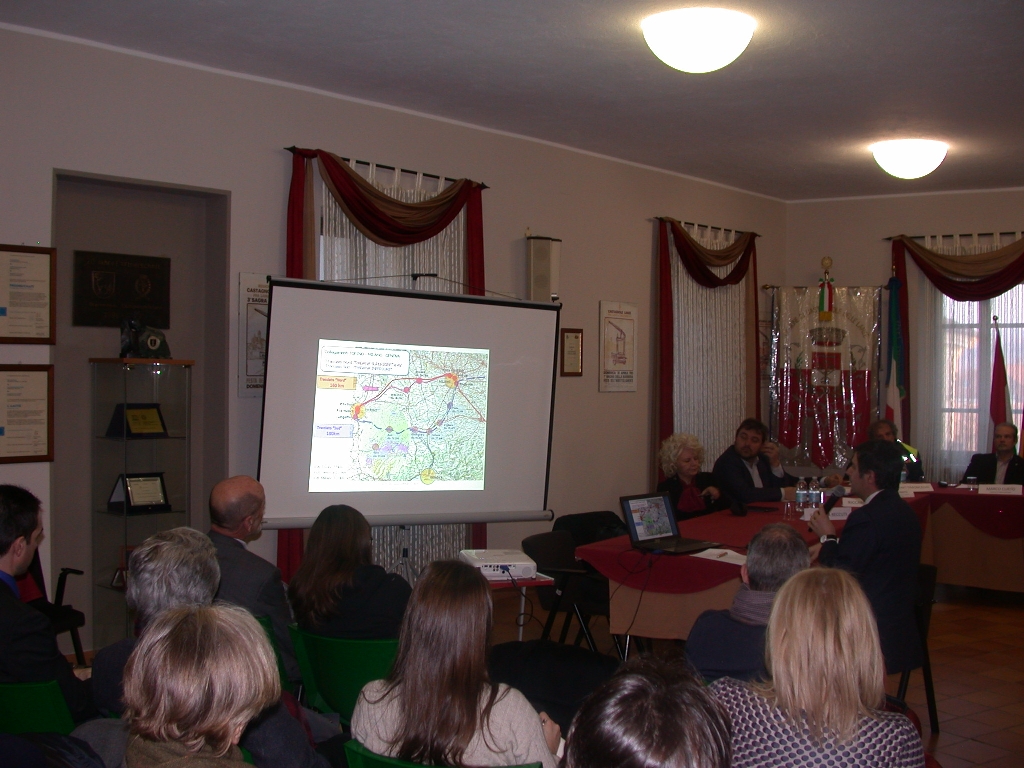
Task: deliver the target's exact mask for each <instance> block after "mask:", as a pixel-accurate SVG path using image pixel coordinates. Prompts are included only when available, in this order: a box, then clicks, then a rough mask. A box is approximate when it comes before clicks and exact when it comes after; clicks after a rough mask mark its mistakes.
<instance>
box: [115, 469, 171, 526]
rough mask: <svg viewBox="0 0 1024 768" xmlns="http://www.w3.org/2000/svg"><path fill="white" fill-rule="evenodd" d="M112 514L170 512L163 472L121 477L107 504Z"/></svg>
mask: <svg viewBox="0 0 1024 768" xmlns="http://www.w3.org/2000/svg"><path fill="white" fill-rule="evenodd" d="M107 510H108V511H110V512H125V513H127V514H129V515H145V514H148V513H151V512H170V511H171V505H170V504H168V503H167V487H166V486H165V485H164V473H163V472H140V473H137V474H128V475H119V476H118V478H117V482H116V483H114V489H113V490H112V491H111V492H110V499H109V501H108V502H107Z"/></svg>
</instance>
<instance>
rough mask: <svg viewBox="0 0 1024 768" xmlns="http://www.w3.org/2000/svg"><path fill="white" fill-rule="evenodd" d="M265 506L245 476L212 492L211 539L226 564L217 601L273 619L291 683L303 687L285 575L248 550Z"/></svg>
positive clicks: (257, 487)
mask: <svg viewBox="0 0 1024 768" xmlns="http://www.w3.org/2000/svg"><path fill="white" fill-rule="evenodd" d="M265 507H266V495H265V494H264V492H263V486H262V485H260V484H259V483H258V482H257V481H256V480H253V479H252V478H251V477H247V476H245V475H238V476H236V477H230V478H228V479H227V480H222V481H221V482H219V483H217V485H215V486H214V488H213V491H211V492H210V533H209V534H208V535H209V537H210V540H211V541H212V542H213V546H214V547H216V548H217V561H218V562H219V563H220V588H219V589H218V590H217V599H218V600H224V601H226V602H228V603H234V604H235V605H240V606H242V607H243V608H245V609H246V610H248V611H249V612H250V613H251V614H252V615H253V616H267V617H269V618H270V622H271V624H272V625H273V627H274V638H275V639H276V640H277V647H278V650H279V651H280V652H281V658H282V659H283V660H284V666H285V671H286V672H287V674H288V679H289V680H290V681H292V682H293V683H299V682H301V680H302V675H301V673H300V672H299V663H298V662H297V661H296V660H295V651H294V649H293V648H292V638H291V635H290V634H289V632H288V625H289V624H291V623H292V613H291V609H290V608H289V607H288V597H287V595H286V594H285V587H284V583H283V582H282V581H281V571H280V570H278V569H277V568H276V567H275V566H273V565H271V564H270V563H268V562H267V561H266V560H264V559H263V558H262V557H260V556H259V555H254V554H253V553H252V552H250V551H249V550H248V549H246V548H245V543H246V542H247V541H252V540H253V539H255V538H258V537H259V535H260V531H261V530H262V527H263V512H264V509H265Z"/></svg>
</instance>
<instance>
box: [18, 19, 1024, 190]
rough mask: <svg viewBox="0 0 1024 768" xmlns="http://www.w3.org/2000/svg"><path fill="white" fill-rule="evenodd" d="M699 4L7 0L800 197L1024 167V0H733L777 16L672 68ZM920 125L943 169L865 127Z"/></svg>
mask: <svg viewBox="0 0 1024 768" xmlns="http://www.w3.org/2000/svg"><path fill="white" fill-rule="evenodd" d="M688 4H689V5H699V4H701V3H700V0H690V2H687V0H679V2H672V1H671V0H668V2H665V1H663V0H648V2H640V1H639V0H364V1H362V2H355V1H352V0H287V2H285V1H284V0H0V21H2V22H7V23H10V24H16V25H22V26H26V27H32V28H35V29H40V30H46V31H50V32H56V33H62V34H65V35H72V36H75V37H80V38H85V39H88V40H93V41H97V42H102V43H108V44H111V45H116V46H121V47H124V48H130V49H134V50H138V51H145V52H147V53H152V54H158V55H162V56H168V57H172V58H176V59H181V60H185V61H189V62H195V63H198V64H204V65H208V66H213V67H219V68H223V69H228V70H232V71H235V72H243V73H247V74H252V75H259V76H263V77H269V78H275V79H278V80H284V81H287V82H291V83H296V84H301V85H305V86H311V87H315V88H321V89H324V90H327V91H332V92H334V93H339V94H344V95H348V96H355V97H359V98H362V99H369V100H373V101H376V102H380V103H384V104H390V105H394V106H398V107H404V108H407V109H413V110H418V111H421V112H426V113H430V114H433V115H439V116H443V117H446V118H451V119H455V120H461V121H465V122H468V123H473V124H475V125H480V126H486V127H490V128H496V129H500V130H504V131H510V132H513V133H517V134H522V135H524V136H530V137H534V138H538V139H544V140H547V141H553V142H557V143H560V144H565V145H569V146H572V147H577V148H580V149H584V150H589V151H592V152H598V153H602V154H605V155H610V156H613V157H618V158H622V159H625V160H630V161H633V162H638V163H643V164H646V165H651V166H655V167H658V168H664V169H668V170H671V171H677V172H679V173H684V174H689V175H692V176H696V177H699V178H702V179H708V180H711V181H715V182H719V183H722V184H728V185H731V186H735V187H739V188H741V189H746V190H750V191H753V192H759V193H762V194H766V195H771V196H774V197H778V198H782V199H785V200H801V199H814V198H824V197H841V196H853V195H877V194H891V193H904V192H930V191H940V190H958V189H992V188H1006V187H1020V186H1024V0H736V1H735V2H732V1H731V0H730V1H729V2H724V1H723V3H722V5H723V6H724V7H730V8H735V9H736V10H742V11H746V12H748V13H750V14H751V15H753V16H754V17H755V18H756V19H757V20H758V23H759V27H758V30H757V31H756V32H755V33H754V38H753V40H752V41H751V43H750V46H749V47H748V48H747V50H746V52H745V53H744V54H743V55H742V56H740V58H739V59H737V60H736V61H735V62H734V63H733V64H731V65H729V66H728V67H726V68H725V69H723V70H720V71H718V72H712V73H709V74H705V75H689V74H684V73H682V72H677V71H675V70H672V69H670V68H668V67H667V66H665V65H664V64H662V63H661V62H660V61H658V60H657V59H656V58H655V57H654V56H653V54H651V53H650V51H649V50H648V49H647V47H646V45H645V43H644V41H643V37H642V35H641V32H640V27H639V22H640V19H641V18H642V17H644V16H647V15H649V14H651V13H655V12H657V11H661V10H667V9H669V8H674V7H682V6H685V5H688ZM706 4H713V3H706ZM903 136H922V137H929V138H938V139H942V140H944V141H947V142H949V143H950V144H951V145H952V147H951V149H950V152H949V155H948V156H947V158H946V160H945V162H944V163H943V164H942V165H941V166H940V167H939V169H938V170H937V171H935V172H934V173H932V174H931V175H930V176H927V177H925V178H923V179H918V180H913V181H904V180H898V179H893V178H890V177H889V176H887V175H886V174H884V173H883V172H882V171H881V169H879V168H878V167H877V166H876V165H875V163H874V161H873V160H872V159H871V156H870V154H869V153H868V151H867V149H866V147H867V145H868V144H869V143H871V142H872V141H876V140H879V139H884V138H896V137H903ZM333 149H337V150H339V151H345V148H344V147H335V148H333Z"/></svg>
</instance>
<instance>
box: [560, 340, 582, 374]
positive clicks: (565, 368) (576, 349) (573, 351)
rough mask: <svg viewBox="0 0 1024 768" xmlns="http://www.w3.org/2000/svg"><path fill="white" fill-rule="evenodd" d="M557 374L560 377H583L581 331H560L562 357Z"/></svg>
mask: <svg viewBox="0 0 1024 768" xmlns="http://www.w3.org/2000/svg"><path fill="white" fill-rule="evenodd" d="M560 360H561V362H560V365H559V370H558V373H559V375H561V376H582V375H583V329H582V328H563V329H562V356H561V358H560Z"/></svg>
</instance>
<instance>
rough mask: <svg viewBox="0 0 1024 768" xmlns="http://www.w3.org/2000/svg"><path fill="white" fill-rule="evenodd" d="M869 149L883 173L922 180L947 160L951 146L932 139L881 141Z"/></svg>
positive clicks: (900, 177) (899, 177)
mask: <svg viewBox="0 0 1024 768" xmlns="http://www.w3.org/2000/svg"><path fill="white" fill-rule="evenodd" d="M868 149H870V150H871V154H872V155H874V156H875V162H876V163H878V165H879V166H880V167H881V168H882V170H883V171H885V172H886V173H888V174H889V175H890V176H895V177H896V178H898V179H920V178H921V177H922V176H927V175H928V174H929V173H931V172H932V171H934V170H935V169H936V168H938V167H939V165H941V164H942V161H943V160H944V159H945V158H946V152H947V150H948V149H949V144H946V143H945V142H943V141H934V140H932V139H893V140H892V141H879V142H877V143H875V144H872V145H871V146H870V147H868Z"/></svg>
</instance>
